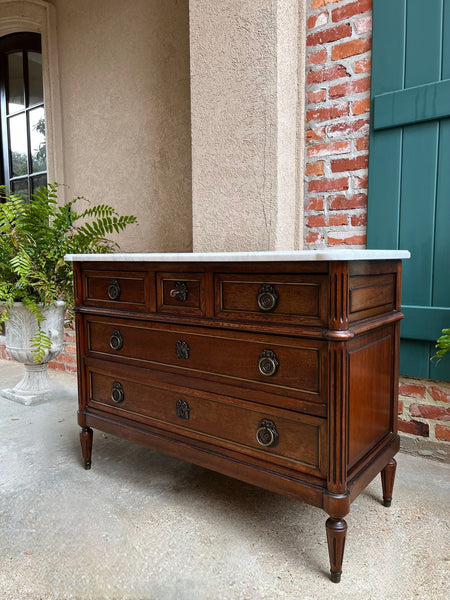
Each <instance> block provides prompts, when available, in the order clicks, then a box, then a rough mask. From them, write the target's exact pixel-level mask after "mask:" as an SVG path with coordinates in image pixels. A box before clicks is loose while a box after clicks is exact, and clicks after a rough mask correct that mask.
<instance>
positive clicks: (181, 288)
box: [169, 281, 189, 302]
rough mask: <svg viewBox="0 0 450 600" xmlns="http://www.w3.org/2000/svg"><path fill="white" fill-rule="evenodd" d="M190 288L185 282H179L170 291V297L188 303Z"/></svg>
mask: <svg viewBox="0 0 450 600" xmlns="http://www.w3.org/2000/svg"><path fill="white" fill-rule="evenodd" d="M188 294H189V288H188V286H187V283H185V282H184V281H177V282H176V283H175V285H174V287H173V288H172V289H171V290H170V292H169V295H170V297H171V298H175V300H178V302H186V300H187V299H188Z"/></svg>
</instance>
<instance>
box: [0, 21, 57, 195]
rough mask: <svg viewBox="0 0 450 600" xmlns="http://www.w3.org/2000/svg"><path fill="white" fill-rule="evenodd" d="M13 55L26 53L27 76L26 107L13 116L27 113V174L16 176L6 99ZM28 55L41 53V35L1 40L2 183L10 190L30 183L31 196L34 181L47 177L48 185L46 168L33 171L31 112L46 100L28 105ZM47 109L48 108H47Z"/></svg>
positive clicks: (0, 139) (25, 76)
mask: <svg viewBox="0 0 450 600" xmlns="http://www.w3.org/2000/svg"><path fill="white" fill-rule="evenodd" d="M13 52H23V73H24V98H25V108H24V109H23V110H20V111H17V112H15V113H14V116H16V115H19V114H22V113H24V114H25V115H26V124H27V142H28V143H27V173H26V175H20V176H16V177H13V176H12V169H11V162H12V159H11V152H10V143H9V134H8V124H7V121H8V118H10V117H11V116H12V115H8V110H7V98H8V60H7V56H8V54H10V53H13ZM28 52H38V53H40V54H42V44H41V35H40V34H39V33H32V32H19V33H12V34H9V35H5V36H3V37H0V146H1V161H0V184H2V185H6V186H7V187H8V188H9V189H11V187H12V186H11V183H14V182H15V181H20V180H23V181H25V180H26V181H27V186H28V190H29V193H32V191H33V180H35V179H36V178H37V177H40V178H41V179H42V176H43V175H44V176H45V182H47V165H46V169H45V171H37V172H32V169H31V164H32V162H31V161H32V156H31V147H30V136H29V133H28V132H29V113H30V111H31V110H34V109H36V108H39V107H43V108H44V106H45V99H44V98H43V99H42V102H38V103H35V104H32V105H30V104H29V79H28V54H27V53H28ZM44 110H45V108H44Z"/></svg>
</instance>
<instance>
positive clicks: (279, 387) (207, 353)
mask: <svg viewBox="0 0 450 600" xmlns="http://www.w3.org/2000/svg"><path fill="white" fill-rule="evenodd" d="M87 333H88V335H87V339H88V351H89V354H90V355H91V356H96V357H98V358H104V357H106V356H111V357H115V358H117V359H120V360H121V361H125V362H130V363H131V364H133V363H134V364H137V363H138V362H140V363H144V364H148V363H152V364H153V365H158V367H159V368H160V367H169V368H176V369H177V370H183V371H188V372H189V374H190V375H191V376H193V377H200V378H203V379H208V377H209V376H215V377H217V376H219V377H222V378H227V379H229V380H233V379H234V380H237V381H236V383H238V384H239V386H244V387H245V386H247V387H253V389H257V390H258V389H259V390H261V391H266V392H269V393H272V394H273V393H276V394H279V395H283V396H286V395H287V396H290V397H294V398H303V399H306V400H307V401H308V402H317V403H321V404H324V403H326V390H325V389H324V388H326V386H325V385H324V381H326V369H327V360H326V358H327V356H326V343H325V342H322V341H317V340H309V339H308V340H305V339H301V338H294V337H292V338H291V337H283V336H270V335H255V334H248V333H245V332H228V331H220V330H214V329H207V328H196V327H181V326H177V325H160V324H158V323H147V322H136V321H129V320H125V319H123V320H122V319H114V320H111V321H110V320H103V319H102V318H101V317H94V316H92V317H88V318H87Z"/></svg>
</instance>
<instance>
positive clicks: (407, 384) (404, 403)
mask: <svg viewBox="0 0 450 600" xmlns="http://www.w3.org/2000/svg"><path fill="white" fill-rule="evenodd" d="M445 360H448V359H447V358H446V359H445ZM398 409H399V421H398V428H399V431H401V432H403V433H404V434H407V435H408V436H410V437H411V436H414V437H415V436H419V437H422V438H427V439H429V440H430V441H436V442H450V384H445V383H442V382H439V383H438V382H436V381H430V380H429V379H412V378H406V377H402V378H401V380H400V388H399V407H398Z"/></svg>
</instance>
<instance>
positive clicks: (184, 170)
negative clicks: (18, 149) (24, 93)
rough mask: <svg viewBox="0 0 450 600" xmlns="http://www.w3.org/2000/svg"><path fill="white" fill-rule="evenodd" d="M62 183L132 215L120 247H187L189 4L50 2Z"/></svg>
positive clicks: (180, 0) (163, 0)
mask: <svg viewBox="0 0 450 600" xmlns="http://www.w3.org/2000/svg"><path fill="white" fill-rule="evenodd" d="M54 4H55V6H56V25H57V41H58V54H59V71H60V82H61V87H60V90H61V110H62V128H63V136H62V137H63V160H64V165H63V166H64V182H61V183H65V184H66V185H67V186H68V189H67V197H73V196H78V195H84V196H87V197H88V198H89V199H90V200H91V201H92V202H94V203H100V202H108V203H110V204H112V205H113V206H115V207H117V208H118V209H119V210H120V211H122V212H123V213H127V214H130V213H131V214H135V215H136V216H137V217H138V219H139V223H140V225H139V227H133V228H132V231H131V228H130V230H129V232H127V233H126V234H122V236H121V237H120V245H121V249H122V250H124V251H189V250H191V249H192V203H191V138H190V92H189V88H190V81H189V14H188V8H189V7H188V4H189V3H188V0H133V1H132V2H131V1H130V2H124V1H123V0H95V1H93V0H76V1H74V0H56V1H55V2H54Z"/></svg>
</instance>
